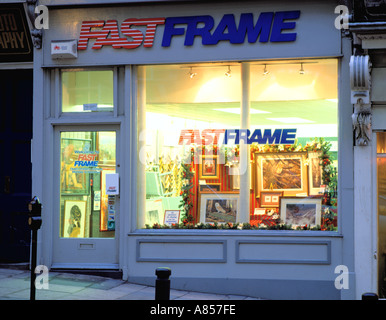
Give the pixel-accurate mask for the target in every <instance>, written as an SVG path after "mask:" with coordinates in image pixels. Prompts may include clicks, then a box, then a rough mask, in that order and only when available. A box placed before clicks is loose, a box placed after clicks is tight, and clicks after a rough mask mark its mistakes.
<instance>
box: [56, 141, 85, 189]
mask: <svg viewBox="0 0 386 320" xmlns="http://www.w3.org/2000/svg"><path fill="white" fill-rule="evenodd" d="M90 145H91V140H90V139H75V138H73V139H72V138H61V143H60V148H61V150H60V151H61V159H60V161H61V168H60V184H61V190H60V191H61V193H62V194H66V195H84V194H88V193H89V187H90V183H89V173H88V172H87V170H78V168H76V170H75V167H74V165H75V161H76V160H78V158H79V154H77V153H76V152H78V151H83V150H84V149H85V148H89V147H90Z"/></svg>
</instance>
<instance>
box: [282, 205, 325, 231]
mask: <svg viewBox="0 0 386 320" xmlns="http://www.w3.org/2000/svg"><path fill="white" fill-rule="evenodd" d="M321 214H322V199H320V198H281V203H280V219H281V220H282V221H283V223H285V224H291V225H293V226H304V225H308V226H316V225H320V224H321Z"/></svg>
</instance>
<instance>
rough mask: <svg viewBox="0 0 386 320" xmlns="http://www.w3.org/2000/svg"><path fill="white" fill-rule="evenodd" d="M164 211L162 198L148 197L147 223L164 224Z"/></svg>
mask: <svg viewBox="0 0 386 320" xmlns="http://www.w3.org/2000/svg"><path fill="white" fill-rule="evenodd" d="M163 212H164V211H163V205H162V199H155V200H153V199H147V200H146V215H145V223H146V224H148V225H150V226H153V225H154V224H155V223H159V224H162V221H163V217H162V214H163Z"/></svg>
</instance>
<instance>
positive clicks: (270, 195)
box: [260, 191, 283, 208]
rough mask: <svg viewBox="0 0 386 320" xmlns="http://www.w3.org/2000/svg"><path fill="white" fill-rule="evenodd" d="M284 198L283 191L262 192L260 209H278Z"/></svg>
mask: <svg viewBox="0 0 386 320" xmlns="http://www.w3.org/2000/svg"><path fill="white" fill-rule="evenodd" d="M282 196H283V192H282V191H261V192H260V207H262V208H278V207H279V206H280V198H281V197H282Z"/></svg>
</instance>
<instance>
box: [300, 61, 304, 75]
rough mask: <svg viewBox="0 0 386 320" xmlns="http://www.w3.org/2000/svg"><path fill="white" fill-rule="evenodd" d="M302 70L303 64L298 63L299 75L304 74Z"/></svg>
mask: <svg viewBox="0 0 386 320" xmlns="http://www.w3.org/2000/svg"><path fill="white" fill-rule="evenodd" d="M304 72H305V71H304V69H303V62H302V63H300V70H299V74H304Z"/></svg>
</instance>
